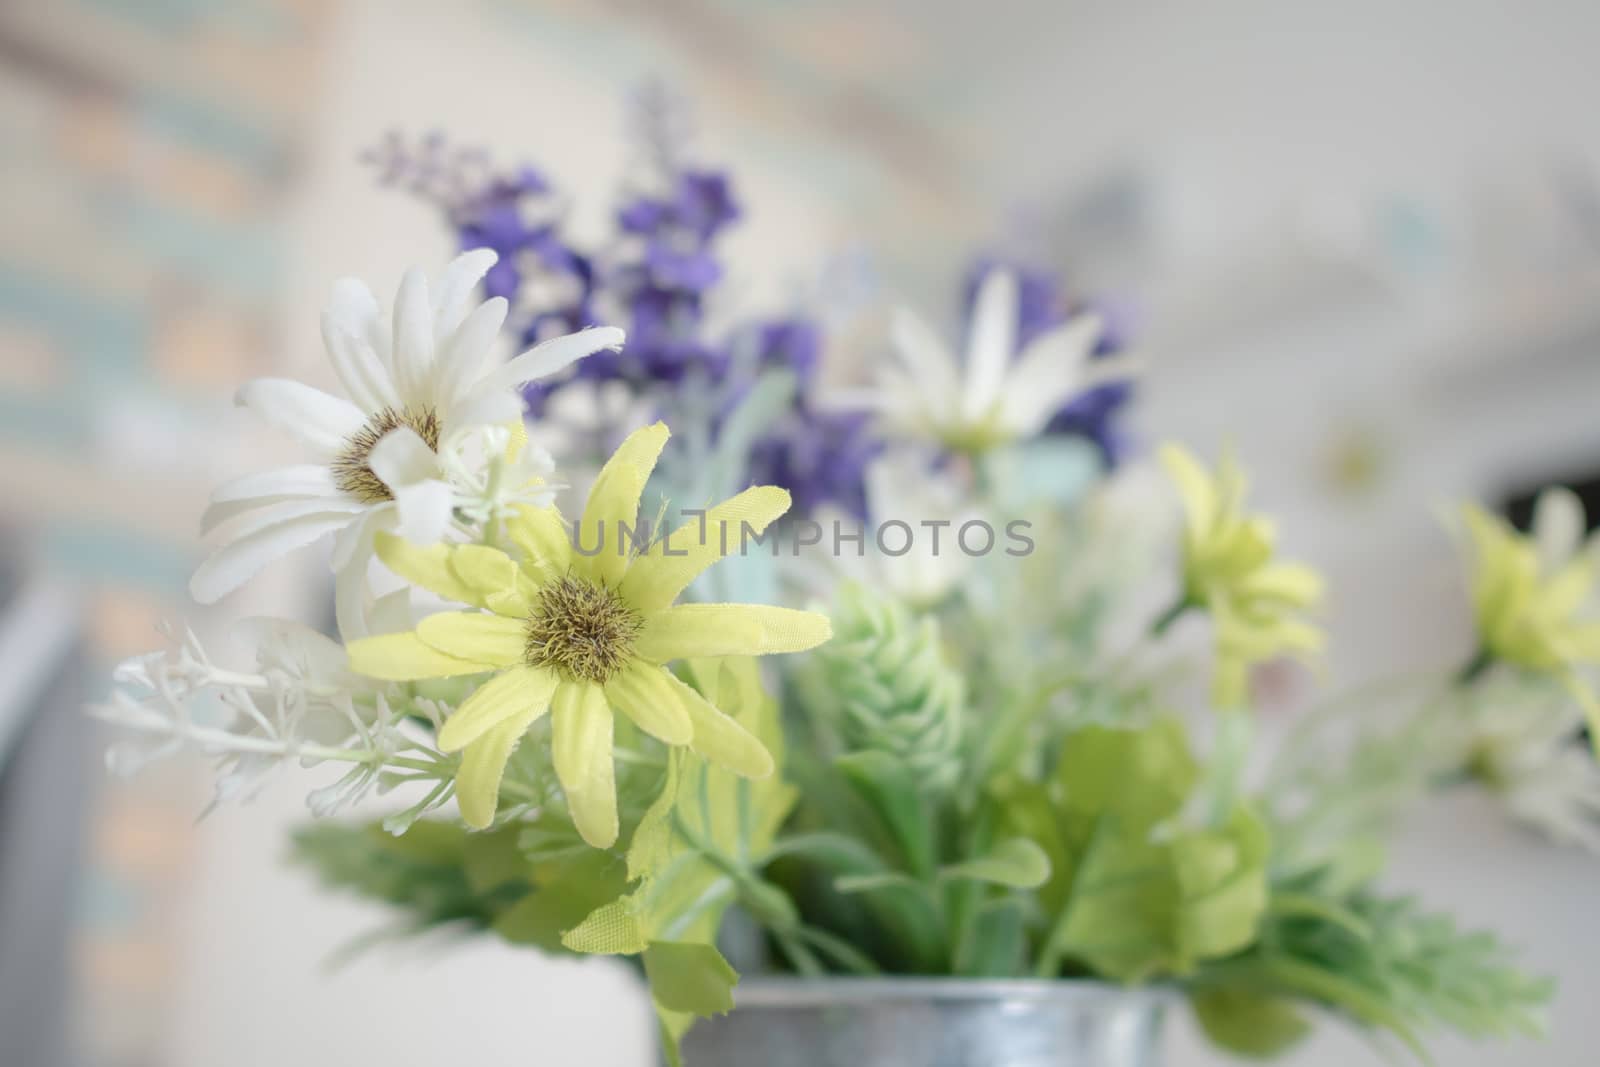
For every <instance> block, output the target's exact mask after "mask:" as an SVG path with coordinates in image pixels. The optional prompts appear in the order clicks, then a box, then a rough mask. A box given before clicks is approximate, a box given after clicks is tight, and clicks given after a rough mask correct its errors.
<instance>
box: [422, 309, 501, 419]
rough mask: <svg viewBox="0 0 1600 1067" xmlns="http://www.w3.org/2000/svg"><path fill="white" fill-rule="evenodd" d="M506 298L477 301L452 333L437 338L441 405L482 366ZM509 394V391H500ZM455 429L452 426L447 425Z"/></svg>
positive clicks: (467, 384)
mask: <svg viewBox="0 0 1600 1067" xmlns="http://www.w3.org/2000/svg"><path fill="white" fill-rule="evenodd" d="M507 307H508V305H507V304H506V299H505V297H503V296H497V297H493V298H491V299H489V300H486V301H484V302H483V303H482V304H479V305H478V306H477V307H476V308H474V309H473V310H472V313H471V314H470V315H468V316H467V317H466V321H464V322H462V323H461V326H460V328H459V329H457V330H456V331H455V333H454V334H449V335H446V336H445V337H444V338H443V339H441V340H440V342H439V344H440V351H439V366H438V371H437V373H438V381H439V387H438V399H439V401H440V403H442V404H445V405H450V404H453V403H454V402H455V401H456V399H457V398H459V397H461V396H464V395H465V394H466V393H467V391H468V390H469V389H470V388H471V387H472V385H473V384H474V379H475V378H476V376H477V374H478V372H479V371H480V370H482V369H483V361H484V357H486V356H487V355H488V354H489V350H490V349H491V348H492V347H493V346H494V339H495V337H497V336H498V335H499V333H500V327H501V326H502V325H504V324H505V321H506V309H507ZM504 393H505V394H507V395H509V394H510V393H511V390H509V389H507V390H504ZM451 429H452V430H453V429H455V426H453V425H452V426H451Z"/></svg>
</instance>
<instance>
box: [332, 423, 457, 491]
mask: <svg viewBox="0 0 1600 1067" xmlns="http://www.w3.org/2000/svg"><path fill="white" fill-rule="evenodd" d="M402 426H406V427H409V428H411V429H412V430H415V431H416V434H417V436H418V437H420V438H422V442H423V444H425V445H427V446H428V448H430V449H431V450H433V451H434V452H437V451H439V414H438V412H436V411H434V410H433V409H432V408H423V409H421V410H418V409H416V408H409V407H407V408H401V409H399V410H398V411H396V410H395V409H394V408H384V409H383V410H382V411H380V412H378V413H377V414H375V415H373V416H372V418H370V419H368V420H367V424H366V425H365V426H363V427H361V429H360V430H358V431H357V432H356V433H355V434H354V435H353V436H351V437H350V439H349V440H347V441H345V443H344V449H343V450H342V451H341V452H340V453H339V455H338V456H337V457H336V458H335V459H334V461H333V481H334V484H335V485H337V486H338V487H339V488H340V489H341V490H342V491H344V492H346V493H348V494H350V495H351V496H353V497H355V498H356V499H357V500H359V501H361V502H362V503H363V504H381V503H383V502H384V501H385V500H393V499H394V494H393V493H391V492H389V487H388V486H387V485H384V484H383V479H382V478H379V477H378V476H377V475H376V474H374V473H373V472H372V465H371V463H370V461H369V457H370V456H371V455H372V449H373V447H374V446H375V445H377V443H378V442H379V441H381V440H383V435H384V434H386V433H388V432H389V431H390V430H398V429H399V428H400V427H402Z"/></svg>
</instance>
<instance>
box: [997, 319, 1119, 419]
mask: <svg viewBox="0 0 1600 1067" xmlns="http://www.w3.org/2000/svg"><path fill="white" fill-rule="evenodd" d="M1101 329H1102V323H1101V321H1100V317H1099V316H1098V315H1079V316H1078V317H1077V318H1074V319H1072V320H1071V321H1070V322H1067V323H1064V324H1063V325H1061V326H1059V327H1057V328H1056V329H1053V330H1051V331H1050V332H1049V333H1046V334H1043V335H1042V336H1040V337H1038V338H1036V339H1035V340H1034V341H1033V343H1032V344H1030V345H1028V347H1027V348H1025V349H1023V350H1022V355H1021V356H1019V357H1018V358H1017V361H1016V363H1015V364H1013V365H1012V368H1011V374H1010V376H1009V377H1008V378H1007V380H1006V383H1005V392H1004V395H1003V396H1002V397H1001V400H1000V405H1001V407H1000V421H1001V423H1002V424H1003V425H1005V426H1007V427H1008V428H1011V429H1014V430H1016V431H1017V432H1019V433H1023V434H1030V433H1034V432H1035V431H1037V430H1039V429H1040V428H1041V427H1043V426H1044V424H1045V423H1046V422H1048V421H1049V420H1050V416H1051V415H1052V414H1054V413H1055V411H1056V410H1057V409H1058V408H1060V407H1061V405H1063V404H1065V403H1066V402H1067V401H1068V400H1070V399H1072V397H1073V395H1074V394H1076V393H1077V392H1079V391H1080V389H1081V388H1082V385H1081V383H1082V380H1083V372H1084V366H1085V365H1086V364H1087V363H1088V362H1089V354H1090V353H1091V352H1093V351H1094V346H1095V343H1096V342H1097V341H1099V340H1100V331H1101Z"/></svg>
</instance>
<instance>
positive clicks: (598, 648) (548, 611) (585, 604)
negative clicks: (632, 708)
mask: <svg viewBox="0 0 1600 1067" xmlns="http://www.w3.org/2000/svg"><path fill="white" fill-rule="evenodd" d="M643 625H644V620H643V619H641V618H640V617H639V613H638V612H636V611H634V610H633V609H632V608H630V607H629V606H628V605H627V604H625V603H624V602H623V601H622V599H621V598H620V597H618V596H617V594H616V593H614V592H612V591H611V590H610V589H607V588H606V587H605V586H603V585H599V584H596V583H594V582H590V581H586V580H584V579H582V578H574V577H572V576H571V575H568V576H566V577H564V578H558V579H557V580H555V581H553V582H550V583H549V584H548V585H546V586H545V587H544V588H542V589H540V590H539V599H538V602H537V603H535V604H534V607H533V614H532V615H530V616H529V617H528V642H527V645H526V647H525V649H524V652H523V657H524V658H525V659H526V660H527V662H528V665H529V666H531V667H553V668H555V669H557V670H559V671H561V672H562V673H563V674H565V675H567V676H568V677H570V678H574V679H582V680H584V681H590V682H596V683H598V684H601V685H604V684H605V683H606V682H607V681H608V680H610V678H611V677H612V676H613V675H614V674H616V673H617V671H619V670H621V669H622V667H623V666H624V665H625V664H626V663H627V662H628V660H629V659H631V658H632V656H633V639H634V638H635V637H638V636H639V629H640V627H641V626H643Z"/></svg>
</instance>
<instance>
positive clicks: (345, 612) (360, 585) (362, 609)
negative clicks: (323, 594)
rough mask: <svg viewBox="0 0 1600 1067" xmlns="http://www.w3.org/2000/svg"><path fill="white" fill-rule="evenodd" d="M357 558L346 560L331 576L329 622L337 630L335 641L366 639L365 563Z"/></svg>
mask: <svg viewBox="0 0 1600 1067" xmlns="http://www.w3.org/2000/svg"><path fill="white" fill-rule="evenodd" d="M370 558H371V557H370V556H360V557H359V558H356V559H353V560H347V561H346V562H345V565H344V566H342V567H338V568H335V570H334V572H333V621H334V624H335V625H336V626H338V627H339V637H340V638H341V639H342V640H344V641H346V642H349V641H356V640H359V639H360V638H363V637H366V636H368V634H369V632H370V628H369V627H368V625H367V600H368V597H367V560H368V559H370Z"/></svg>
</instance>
